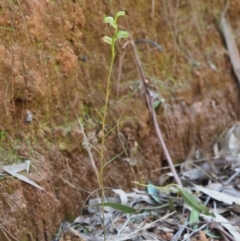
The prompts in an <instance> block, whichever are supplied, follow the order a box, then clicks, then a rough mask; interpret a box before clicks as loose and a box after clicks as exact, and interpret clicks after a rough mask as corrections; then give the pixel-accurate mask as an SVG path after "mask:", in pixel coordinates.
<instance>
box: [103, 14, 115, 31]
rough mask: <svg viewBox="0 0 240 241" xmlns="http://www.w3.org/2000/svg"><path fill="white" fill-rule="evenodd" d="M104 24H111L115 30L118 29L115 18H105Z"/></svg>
mask: <svg viewBox="0 0 240 241" xmlns="http://www.w3.org/2000/svg"><path fill="white" fill-rule="evenodd" d="M103 22H104V23H108V24H110V25H111V26H112V27H113V28H115V29H116V28H117V25H116V23H115V21H114V19H113V17H111V16H107V17H105V18H104V19H103Z"/></svg>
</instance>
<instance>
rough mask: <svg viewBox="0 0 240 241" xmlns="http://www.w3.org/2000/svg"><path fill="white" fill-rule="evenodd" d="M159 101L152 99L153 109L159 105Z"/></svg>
mask: <svg viewBox="0 0 240 241" xmlns="http://www.w3.org/2000/svg"><path fill="white" fill-rule="evenodd" d="M160 102H161V101H160V100H155V101H153V103H152V107H153V109H156V108H157V107H158V106H159V105H160Z"/></svg>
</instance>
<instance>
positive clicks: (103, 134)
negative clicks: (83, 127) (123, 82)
mask: <svg viewBox="0 0 240 241" xmlns="http://www.w3.org/2000/svg"><path fill="white" fill-rule="evenodd" d="M117 31H118V30H117V29H115V34H114V37H113V39H112V45H111V56H112V57H111V64H110V70H109V74H108V79H107V88H106V94H105V104H104V109H103V117H102V141H101V150H100V173H99V181H100V188H101V198H102V206H101V207H102V218H103V223H102V224H103V230H104V240H106V232H105V222H104V202H105V194H104V181H103V170H104V167H105V165H104V164H105V161H104V149H105V139H106V135H105V127H106V115H107V108H108V102H109V96H110V83H111V76H112V69H113V64H114V59H115V46H114V44H115V40H116V37H117Z"/></svg>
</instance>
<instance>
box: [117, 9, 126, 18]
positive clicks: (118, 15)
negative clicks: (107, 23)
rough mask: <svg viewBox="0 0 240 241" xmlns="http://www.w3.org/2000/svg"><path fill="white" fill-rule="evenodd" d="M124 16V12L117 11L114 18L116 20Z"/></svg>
mask: <svg viewBox="0 0 240 241" xmlns="http://www.w3.org/2000/svg"><path fill="white" fill-rule="evenodd" d="M125 15H126V13H125V12H124V11H119V12H117V14H116V17H117V18H118V17H120V16H125Z"/></svg>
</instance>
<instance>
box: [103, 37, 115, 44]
mask: <svg viewBox="0 0 240 241" xmlns="http://www.w3.org/2000/svg"><path fill="white" fill-rule="evenodd" d="M103 41H104V42H105V43H107V44H110V45H112V42H113V40H112V38H110V37H108V36H104V37H103Z"/></svg>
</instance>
